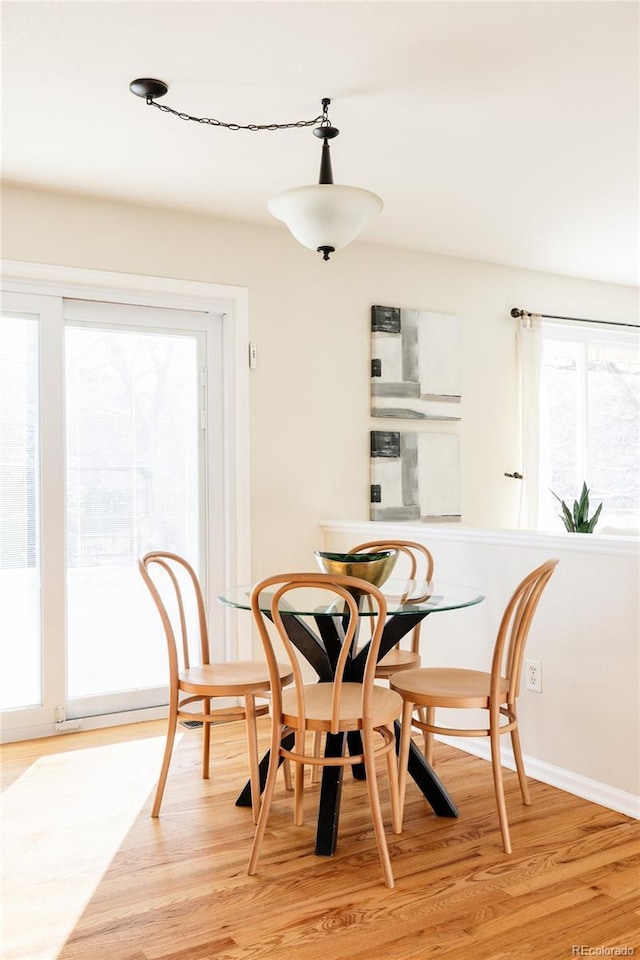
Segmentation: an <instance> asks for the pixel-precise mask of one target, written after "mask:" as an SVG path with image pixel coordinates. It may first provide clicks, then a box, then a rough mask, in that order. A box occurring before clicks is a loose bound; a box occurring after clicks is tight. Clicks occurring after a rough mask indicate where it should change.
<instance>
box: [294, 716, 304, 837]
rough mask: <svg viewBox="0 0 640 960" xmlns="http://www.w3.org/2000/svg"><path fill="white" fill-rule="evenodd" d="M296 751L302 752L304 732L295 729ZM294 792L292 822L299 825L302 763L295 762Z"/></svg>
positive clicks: (300, 819)
mask: <svg viewBox="0 0 640 960" xmlns="http://www.w3.org/2000/svg"><path fill="white" fill-rule="evenodd" d="M295 750H296V753H299V754H302V755H303V754H304V732H300V731H299V730H297V731H296V746H295ZM293 778H294V788H293V789H294V793H293V822H294V824H295V826H296V827H301V826H302V825H303V823H304V764H303V763H296V768H295V770H294V774H293Z"/></svg>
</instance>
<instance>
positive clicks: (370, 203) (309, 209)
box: [129, 78, 383, 260]
mask: <svg viewBox="0 0 640 960" xmlns="http://www.w3.org/2000/svg"><path fill="white" fill-rule="evenodd" d="M129 89H130V90H131V92H132V93H134V94H135V95H136V96H137V97H143V98H144V99H145V100H146V101H147V104H148V105H149V106H153V107H157V108H158V109H159V110H161V111H162V112H163V113H172V114H173V115H174V116H176V117H179V118H180V119H181V120H195V121H196V122H197V123H201V124H208V125H209V126H215V127H225V128H227V129H228V130H234V131H235V130H249V131H259V130H283V129H290V128H292V127H308V126H312V125H313V124H314V123H318V121H320V123H319V126H317V127H315V128H314V131H313V132H314V134H315V136H316V137H319V138H320V139H321V140H322V154H321V159H320V176H319V180H318V183H317V184H313V185H310V186H304V187H293V188H292V189H291V190H285V191H284V192H283V193H279V194H277V195H276V196H275V197H272V198H271V199H270V200H269V203H268V209H269V212H270V213H271V214H272V215H273V216H274V217H275V218H276V219H277V220H281V221H282V222H283V223H284V224H285V225H286V226H287V227H288V228H289V231H290V232H291V234H292V235H293V236H294V237H295V239H296V240H297V241H298V242H299V243H301V244H302V245H303V246H304V247H308V248H309V249H311V250H317V251H318V253H321V254H322V259H323V260H328V259H329V256H330V254H332V253H335V251H336V250H341V249H342V247H346V246H347V244H349V243H351V241H352V240H354V239H355V238H356V237H357V235H358V234H359V233H360V231H361V230H362V228H363V226H364V225H365V223H366V222H367V220H370V219H371V218H372V217H374V216H375V215H376V214H378V213H380V211H381V210H382V207H383V204H382V200H381V199H380V197H378V196H377V195H376V194H375V193H371V192H370V191H369V190H362V189H360V188H359V187H347V186H344V185H342V184H335V183H334V182H333V171H332V169H331V152H330V145H329V141H330V140H333V139H334V138H335V137H337V136H338V134H339V133H340V131H339V130H338V129H337V128H336V127H332V126H331V123H330V121H329V117H328V109H329V104H330V103H331V100H330V99H329V98H328V97H325V98H324V99H323V100H322V114H321V116H319V117H315V118H314V119H313V120H297V121H294V122H293V123H270V124H255V123H251V124H245V125H243V124H238V123H225V122H224V121H222V120H215V119H213V118H211V117H194V116H191V115H190V114H188V113H184V112H181V111H178V110H174V109H173V108H171V107H168V106H167V105H166V104H158V103H156V102H155V101H156V100H157V99H158V98H159V97H163V96H164V95H165V94H166V93H167V92H168V90H169V88H168V86H167V84H166V83H164V81H162V80H152V79H149V78H143V79H139V80H132V81H131V83H130V84H129Z"/></svg>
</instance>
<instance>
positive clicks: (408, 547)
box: [349, 540, 434, 654]
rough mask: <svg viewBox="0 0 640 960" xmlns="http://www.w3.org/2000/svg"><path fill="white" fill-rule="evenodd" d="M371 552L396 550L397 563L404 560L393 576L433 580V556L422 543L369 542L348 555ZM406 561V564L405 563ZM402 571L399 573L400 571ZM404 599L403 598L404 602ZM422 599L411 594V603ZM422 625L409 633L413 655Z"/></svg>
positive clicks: (418, 625) (418, 641)
mask: <svg viewBox="0 0 640 960" xmlns="http://www.w3.org/2000/svg"><path fill="white" fill-rule="evenodd" d="M371 550H397V551H398V554H399V557H398V559H399V561H400V563H401V564H402V559H403V558H404V559H405V563H404V568H403V567H402V566H400V569H399V568H398V565H396V566H395V567H394V572H393V576H395V577H401V576H402V577H404V576H406V579H407V580H432V579H433V567H434V564H433V556H432V555H431V551H430V550H428V549H427V548H426V547H425V545H424V544H423V543H418V542H417V541H415V540H369V541H367V543H359V544H358V545H357V546H355V547H353V549H352V550H350V551H349V552H350V553H367V552H368V551H371ZM407 561H408V563H407ZM401 570H403V572H402V573H401V572H400V571H401ZM405 599H406V597H403V600H405ZM422 599H424V597H418V596H417V595H416V594H415V593H413V602H415V603H417V602H419V601H420V600H422ZM421 629H422V624H421V623H417V624H416V625H415V627H414V628H413V630H412V631H411V650H412V652H413V653H416V654H417V653H419V651H420V631H421Z"/></svg>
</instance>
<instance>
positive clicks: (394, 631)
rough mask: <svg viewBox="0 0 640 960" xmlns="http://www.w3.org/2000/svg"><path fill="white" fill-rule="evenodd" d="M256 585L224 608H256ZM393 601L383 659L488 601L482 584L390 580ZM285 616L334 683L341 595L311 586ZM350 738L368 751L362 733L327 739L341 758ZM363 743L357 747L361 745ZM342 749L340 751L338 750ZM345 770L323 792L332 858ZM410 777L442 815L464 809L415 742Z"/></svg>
mask: <svg viewBox="0 0 640 960" xmlns="http://www.w3.org/2000/svg"><path fill="white" fill-rule="evenodd" d="M252 591H253V586H252V585H251V584H245V585H242V586H237V587H231V588H229V590H227V591H226V592H225V593H224V594H222V595H220V596H219V597H218V600H219V602H220V603H223V604H225V605H227V606H230V607H235V608H237V609H239V610H247V611H248V610H251V593H252ZM381 591H382V593H383V594H384V596H385V599H386V601H387V619H386V622H385V626H384V631H383V634H382V640H381V642H380V652H379V654H378V659H382V657H384V656H385V655H386V654H387V653H388V652H389V651H390V650H391V649H392V648H393V647H394V646H396V644H397V643H399V642H400V640H402V638H403V637H404V636H406V635H407V634H408V633H409V632H410V631H411V630H412V629H413V628H414V627H415V626H416V624H418V623H420V621H421V620H424V619H425V617H427V616H429V615H432V614H434V613H441V612H445V611H449V610H460V609H462V608H464V607H471V606H474V605H475V604H478V603H481V601H482V600H484V596H483V595H482V593H480V591H479V590H477V589H476V588H475V587H471V586H465V585H462V584H455V583H443V582H440V581H425V580H393V579H392V580H387V582H386V583H385V584H383V586H382V587H381ZM271 598H272V594H271V593H269V591H267V590H265V591H263V592H262V593H261V595H260V608H261V610H263V611H264V612H265V613H266V614H267V615H269V613H270V610H271ZM359 606H360V618H361V619H362V621H363V623H364V622H366V618H367V617H369V616H371V614H372V611H371V610H370V609H369V607H368V605H367V604H366V603H365V602H364V599H362V600H361V602H360V605H359ZM279 612H280V615H281V617H282V621H283V623H284V624H285V627H286V630H287V634H288V636H289V639H290V640H291V642H292V644H293V645H294V646H295V647H296V649H297V650H299V652H300V653H301V654H302V656H303V657H304V658H305V659H306V660H307V661H308V662H309V663H310V664H311V666H312V667H313V668H314V670H315V671H316V673H317V675H318V680H319V681H320V682H330V681H331V680H332V679H333V669H334V665H335V663H336V660H337V656H338V652H339V649H340V646H341V639H342V614H343V611H342V604H341V602H340V601H339V600H336V598H335V594H329V593H327V598H326V602H323V600H322V594H320V595H319V593H318V590H313V591H308V590H305V589H304V588H303V587H302V588H300V589H299V590H297V591H292V592H291V593H288V594H287V595H286V597H285V598H284V599H283V601H282V602H281V604H280V607H279ZM366 646H367V645H366V644H365V645H364V647H362V648H361V649H354V654H353V657H352V658H351V662H350V665H349V670H348V679H349V680H350V681H351V682H356V683H357V682H360V681H361V680H362V674H363V671H364V664H365V662H366ZM399 735H400V725H399V723H396V737H397V739H398V741H399ZM344 736H346V737H347V749H353V751H354V752H361V747H360V744H359V734H358V733H355V734H347V735H344V734H337V735H331V734H329V735H327V737H326V746H325V751H326V752H327V755H333V756H340V755H341V753H342V750H343V749H344ZM356 741H357V742H356ZM334 751H335V752H334ZM268 763H269V757H268V754H267V755H266V756H265V757H263V759H262V761H261V763H260V777H261V782H262V783H264V779H265V778H266V771H267V767H268ZM342 772H343V768H342V767H340V766H334V767H325V768H324V772H323V777H322V787H321V792H320V805H319V812H318V829H317V835H316V853H317V854H318V855H320V856H331V855H332V854H333V852H334V850H335V845H336V839H337V830H338V816H339V810H340V791H341V785H342ZM408 772H409V774H410V775H411V777H412V778H413V780H414V781H415V782H416V784H417V785H418V787H419V789H420V790H421V791H422V793H423V795H424V797H425V799H426V800H427V801H428V803H429V804H430V805H431V807H432V808H433V811H434V813H436V814H437V815H438V816H442V817H457V816H458V810H457V808H456V806H455V804H454V802H453V800H452V799H451V797H450V796H449V794H448V793H447V791H446V790H445V788H444V786H443V784H442V783H441V781H440V780H439V778H438V777H437V775H436V774H435V772H434V771H433V769H432V768H431V766H430V765H429V764H428V763H427V761H426V759H425V757H424V755H423V754H422V753H421V751H420V750H419V748H418V746H417V745H416V743H415V742H414V741H413V740H412V741H411V747H410V752H409V766H408ZM353 774H354V776H355V777H358V778H360V779H362V778H363V777H364V770H363V769H360V768H359V767H358V766H354V767H353ZM236 803H237V804H238V805H239V806H251V787H250V785H249V784H247V785H246V786H245V788H244V790H243V791H242V793H241V794H240V796H239V797H238V799H237V801H236Z"/></svg>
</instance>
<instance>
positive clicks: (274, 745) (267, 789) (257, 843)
mask: <svg viewBox="0 0 640 960" xmlns="http://www.w3.org/2000/svg"><path fill="white" fill-rule="evenodd" d="M282 729H283V728H282V727H280V726H278V728H277V730H275V731H272V736H271V754H270V757H269V769H268V771H267V782H266V783H265V786H264V793H263V794H262V803H261V804H260V814H259V816H258V825H257V826H256V832H255V835H254V838H253V845H252V847H251V856H250V858H249V868H248V870H247V873H248V874H249V876H250V877H253V876H254V875H255V873H256V871H257V869H258V859H259V857H260V850H261V849H262V841H263V840H264V833H265V830H266V827H267V820H268V819H269V811H270V810H271V801H272V799H273V791H274V789H275V785H276V778H277V776H278V767H279V765H280V739H281V736H282Z"/></svg>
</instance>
